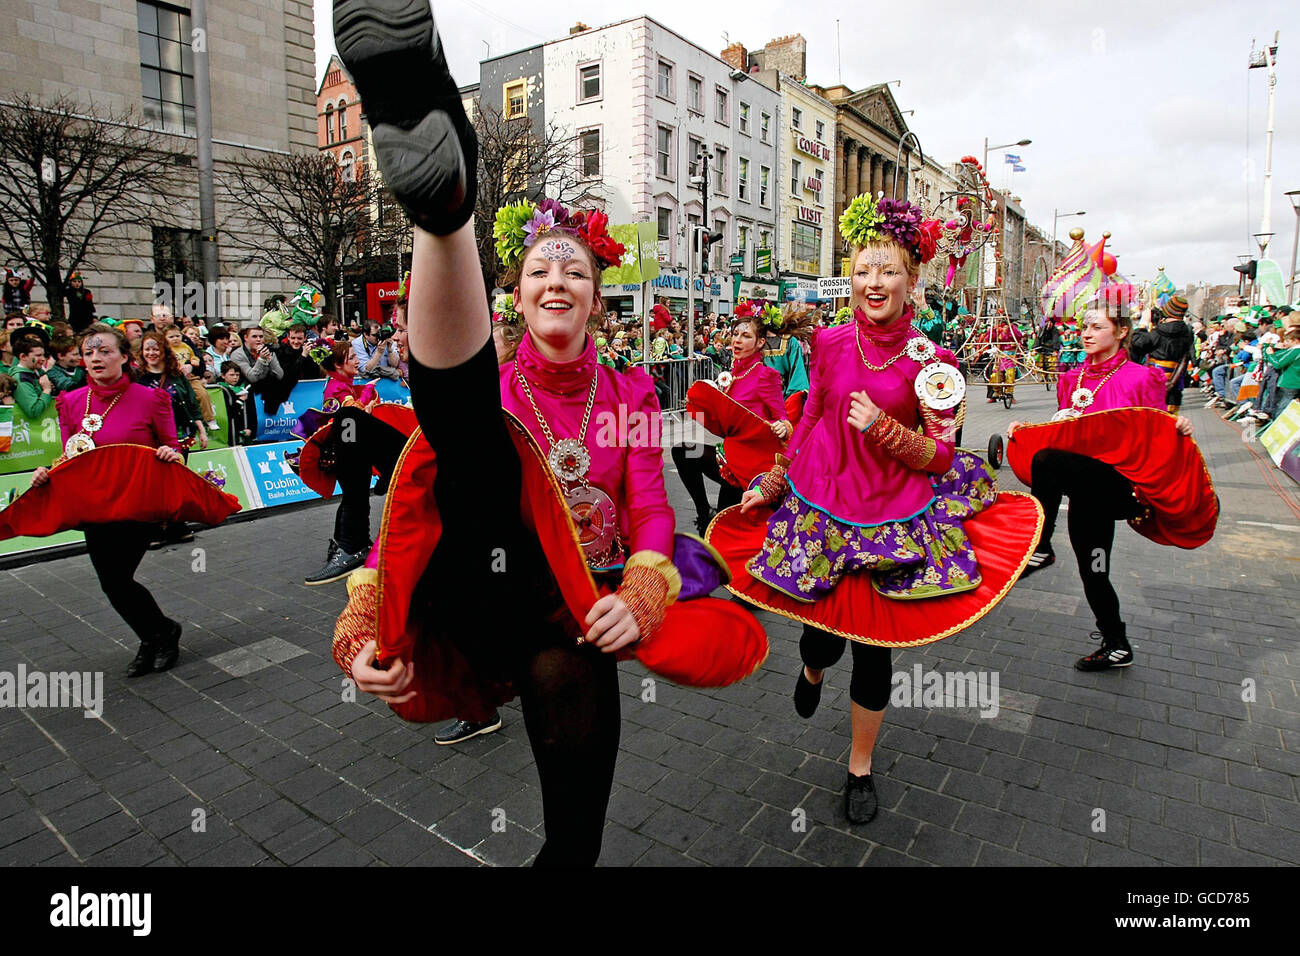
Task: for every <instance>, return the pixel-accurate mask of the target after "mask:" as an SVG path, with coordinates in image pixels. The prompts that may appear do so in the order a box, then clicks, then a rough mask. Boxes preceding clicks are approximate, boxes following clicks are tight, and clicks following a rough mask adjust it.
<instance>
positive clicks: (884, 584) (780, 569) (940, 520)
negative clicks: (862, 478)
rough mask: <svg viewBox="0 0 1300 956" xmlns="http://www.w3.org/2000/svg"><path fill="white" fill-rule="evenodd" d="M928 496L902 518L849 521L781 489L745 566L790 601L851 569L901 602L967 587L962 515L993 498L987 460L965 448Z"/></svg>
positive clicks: (813, 593)
mask: <svg viewBox="0 0 1300 956" xmlns="http://www.w3.org/2000/svg"><path fill="white" fill-rule="evenodd" d="M932 484H933V485H934V495H935V498H934V501H933V502H931V504H930V507H928V508H927V509H926V510H925V511H923V512H921V513H920V514H918V515H916V516H915V517H912V518H908V519H906V520H903V521H890V522H886V523H884V524H877V525H855V524H849V523H847V522H844V521H839V520H837V519H835V518H832V517H831V516H830V515H828V514H827V513H826V512H824V511H822V510H820V509H818V508H815V507H814V506H812V505H810V504H808V503H807V502H806V501H804V500H803V499H802V498H800V497H799V496H798V495H795V494H793V493H792V494H789V495H786V498H785V500H784V501H783V502H782V503H781V505H780V507H778V508H777V509H776V511H774V512H773V513H772V517H771V518H769V519H768V522H767V536H766V537H765V538H764V539H763V550H762V551H760V552H759V553H758V554H756V555H754V557H752V558H750V560H749V562H748V563H747V564H746V565H745V567H746V569H747V570H748V571H749V573H750V574H752V575H753V576H754V577H756V578H758V580H760V581H762V582H763V583H764V584H767V585H768V586H769V587H772V588H775V589H776V590H778V591H780V592H782V593H783V594H787V595H789V596H790V597H792V598H794V599H795V600H796V601H805V602H807V603H812V602H814V601H816V600H817V599H818V598H819V597H822V596H823V595H825V594H828V593H829V592H830V591H831V589H832V588H834V587H835V585H836V584H838V583H839V580H840V578H842V577H844V575H846V574H851V573H853V572H854V571H867V572H869V573H870V574H871V583H872V586H873V587H875V589H876V590H877V591H878V592H879V593H880V594H883V595H884V596H885V597H890V598H897V599H900V600H915V599H918V598H928V597H939V596H942V595H945V594H956V593H958V592H961V591H970V590H973V589H975V588H977V587H979V584H980V570H979V562H978V561H977V560H976V558H975V552H974V551H973V550H972V549H971V546H970V539H968V538H967V537H966V532H965V530H964V529H963V528H962V520H963V519H965V518H970V517H972V516H974V515H976V514H978V513H979V512H981V511H983V510H984V509H985V508H987V507H988V506H989V505H991V504H992V503H993V502H994V500H996V498H997V496H998V486H997V480H996V479H995V478H994V477H993V472H992V471H991V470H990V469H989V466H988V465H987V464H985V463H984V462H983V461H981V460H980V459H979V458H976V457H975V456H974V455H971V454H967V453H966V452H958V453H957V454H956V455H954V456H953V460H952V467H951V468H950V469H949V470H948V471H947V472H945V473H944V474H943V475H939V476H937V477H935V478H933V479H932Z"/></svg>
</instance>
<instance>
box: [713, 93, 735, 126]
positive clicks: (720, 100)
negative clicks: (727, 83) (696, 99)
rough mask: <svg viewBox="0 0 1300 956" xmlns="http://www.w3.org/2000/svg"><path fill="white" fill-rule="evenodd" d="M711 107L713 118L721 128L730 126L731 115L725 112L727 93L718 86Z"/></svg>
mask: <svg viewBox="0 0 1300 956" xmlns="http://www.w3.org/2000/svg"><path fill="white" fill-rule="evenodd" d="M713 106H714V114H715V116H714V118H715V119H716V120H717V121H718V122H719V123H721V124H722V125H723V126H730V125H731V114H730V113H729V112H727V91H726V90H724V89H723V88H722V87H720V86H719V87H718V88H717V92H716V95H715V98H714V102H713Z"/></svg>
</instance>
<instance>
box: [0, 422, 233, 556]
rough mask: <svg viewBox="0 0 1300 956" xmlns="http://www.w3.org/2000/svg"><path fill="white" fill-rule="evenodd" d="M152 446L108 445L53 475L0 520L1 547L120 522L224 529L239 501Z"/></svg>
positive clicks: (67, 463) (57, 468) (69, 462)
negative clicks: (16, 539) (158, 453)
mask: <svg viewBox="0 0 1300 956" xmlns="http://www.w3.org/2000/svg"><path fill="white" fill-rule="evenodd" d="M155 452H156V449H153V448H150V447H149V446H147V445H101V446H100V447H98V448H92V449H91V450H90V451H88V452H84V453H83V454H80V455H78V456H77V457H75V458H69V459H68V460H67V461H65V462H63V463H62V464H59V465H56V466H55V467H54V468H51V469H50V480H49V481H48V482H46V483H45V484H44V485H41V486H40V487H39V488H31V489H29V490H28V491H27V492H25V493H24V494H22V495H21V496H19V498H18V499H17V500H15V501H14V503H13V504H11V505H10V506H9V507H8V508H6V509H5V510H4V511H3V512H0V541H4V540H7V539H9V538H13V537H17V536H18V535H30V536H31V537H35V538H41V537H45V536H46V535H51V534H58V533H59V532H60V531H70V530H72V529H74V528H79V527H81V526H83V525H87V524H109V523H112V522H114V521H147V522H162V521H197V522H199V523H200V524H208V525H213V524H220V523H221V522H223V521H225V520H226V519H227V518H228V517H230V516H231V515H232V514H234V513H235V512H236V511H238V510H239V509H240V504H239V499H238V498H236V497H235V496H234V495H229V494H226V493H225V492H224V491H222V490H220V489H219V488H217V486H216V485H214V484H212V482H210V481H208V480H206V479H204V478H201V477H200V476H198V475H196V474H195V473H194V472H192V471H190V470H189V469H188V468H186V467H185V466H184V465H182V464H179V463H176V462H171V463H168V462H161V461H159V460H158V458H157V457H156V454H155Z"/></svg>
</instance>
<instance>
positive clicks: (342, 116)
mask: <svg viewBox="0 0 1300 956" xmlns="http://www.w3.org/2000/svg"><path fill="white" fill-rule="evenodd" d="M338 117H339V142H340V143H346V142H347V140H348V101H347V100H339V112H338Z"/></svg>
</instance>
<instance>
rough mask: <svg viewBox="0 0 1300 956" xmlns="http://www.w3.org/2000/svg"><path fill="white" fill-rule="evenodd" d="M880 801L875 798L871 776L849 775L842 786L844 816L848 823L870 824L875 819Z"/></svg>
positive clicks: (874, 787) (874, 788) (874, 786)
mask: <svg viewBox="0 0 1300 956" xmlns="http://www.w3.org/2000/svg"><path fill="white" fill-rule="evenodd" d="M878 809H880V801H879V800H878V799H877V798H876V785H875V784H874V783H872V782H871V774H865V775H864V776H861V777H858V776H855V775H853V774H849V779H848V782H847V783H846V784H845V785H844V815H845V816H846V817H848V818H849V822H850V823H870V822H871V821H872V820H874V819H875V818H876V811H877V810H878Z"/></svg>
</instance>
